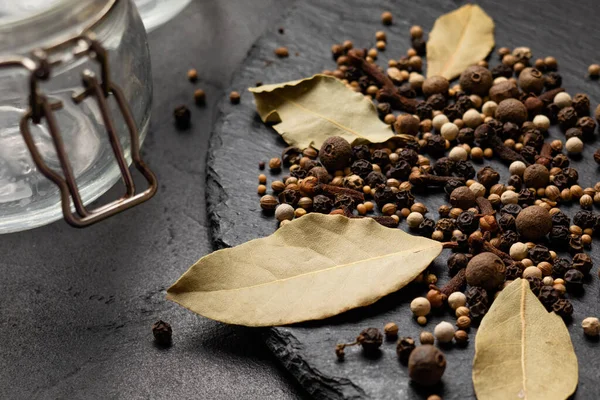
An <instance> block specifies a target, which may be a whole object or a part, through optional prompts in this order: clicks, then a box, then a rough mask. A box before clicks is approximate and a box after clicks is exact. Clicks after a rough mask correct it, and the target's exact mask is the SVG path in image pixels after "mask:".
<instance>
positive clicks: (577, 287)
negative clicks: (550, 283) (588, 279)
mask: <svg viewBox="0 0 600 400" xmlns="http://www.w3.org/2000/svg"><path fill="white" fill-rule="evenodd" d="M583 278H584V276H583V273H582V272H581V271H578V270H576V269H575V268H571V269H569V270H568V271H567V272H565V276H564V280H565V286H566V287H567V291H568V292H569V293H573V294H580V293H581V292H582V291H583Z"/></svg>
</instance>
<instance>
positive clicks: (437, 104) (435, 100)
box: [427, 93, 446, 110]
mask: <svg viewBox="0 0 600 400" xmlns="http://www.w3.org/2000/svg"><path fill="white" fill-rule="evenodd" d="M427 104H428V105H429V106H430V107H431V108H432V109H433V110H443V109H444V107H446V96H444V95H443V94H441V93H435V94H432V95H431V96H429V97H428V98H427Z"/></svg>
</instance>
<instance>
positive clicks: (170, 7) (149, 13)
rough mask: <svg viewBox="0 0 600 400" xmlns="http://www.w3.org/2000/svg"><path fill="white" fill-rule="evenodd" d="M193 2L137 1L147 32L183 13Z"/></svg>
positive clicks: (179, 0) (173, 0) (177, 0)
mask: <svg viewBox="0 0 600 400" xmlns="http://www.w3.org/2000/svg"><path fill="white" fill-rule="evenodd" d="M191 1H192V0H135V4H136V5H137V7H138V11H139V12H140V15H141V16H142V21H144V26H145V27H146V32H150V31H151V30H153V29H154V28H157V27H158V26H160V25H162V24H164V23H165V22H167V21H168V20H170V19H171V18H173V17H174V16H176V15H177V14H179V13H180V12H181V10H183V9H184V8H185V7H186V6H187V5H188V4H190V2H191Z"/></svg>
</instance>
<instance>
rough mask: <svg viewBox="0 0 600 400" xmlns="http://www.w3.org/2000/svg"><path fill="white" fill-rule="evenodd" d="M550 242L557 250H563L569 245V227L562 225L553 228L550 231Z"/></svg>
mask: <svg viewBox="0 0 600 400" xmlns="http://www.w3.org/2000/svg"><path fill="white" fill-rule="evenodd" d="M549 236H550V242H551V243H552V245H553V246H555V247H557V248H564V247H566V246H567V245H568V244H569V238H570V232H569V227H568V226H564V225H557V226H553V227H552V229H551V230H550V235H549Z"/></svg>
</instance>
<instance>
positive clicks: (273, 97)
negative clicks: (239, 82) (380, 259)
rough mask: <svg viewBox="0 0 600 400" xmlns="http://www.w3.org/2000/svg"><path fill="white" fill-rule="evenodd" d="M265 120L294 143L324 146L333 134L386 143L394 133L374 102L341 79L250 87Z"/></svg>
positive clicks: (357, 141) (353, 141)
mask: <svg viewBox="0 0 600 400" xmlns="http://www.w3.org/2000/svg"><path fill="white" fill-rule="evenodd" d="M249 90H250V92H252V93H253V94H254V100H255V102H256V110H257V111H258V114H259V115H260V118H261V119H262V120H263V122H266V123H274V124H275V125H274V126H273V128H274V129H275V130H276V131H277V132H279V134H280V135H281V136H282V137H283V140H285V141H286V143H288V144H289V145H290V146H297V147H299V148H301V149H303V148H306V147H309V146H313V147H315V148H317V149H319V148H320V147H321V145H322V144H323V142H324V141H325V139H327V138H328V137H329V136H341V137H343V138H344V139H346V140H347V141H348V142H350V143H351V144H352V145H356V144H363V143H383V142H385V141H387V140H388V139H390V138H391V137H393V136H394V133H393V132H392V128H391V126H390V125H387V124H385V123H384V122H382V121H381V120H380V119H379V117H378V116H377V110H376V108H375V106H374V105H373V103H372V102H371V101H369V100H367V99H366V98H365V96H363V95H362V94H360V93H356V92H354V91H353V90H352V89H349V88H348V87H346V85H344V83H343V82H341V81H340V80H338V79H336V78H334V77H331V76H327V75H315V76H313V77H311V78H307V79H302V80H298V81H291V82H285V83H277V84H272V85H262V86H259V87H255V88H250V89H249Z"/></svg>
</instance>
